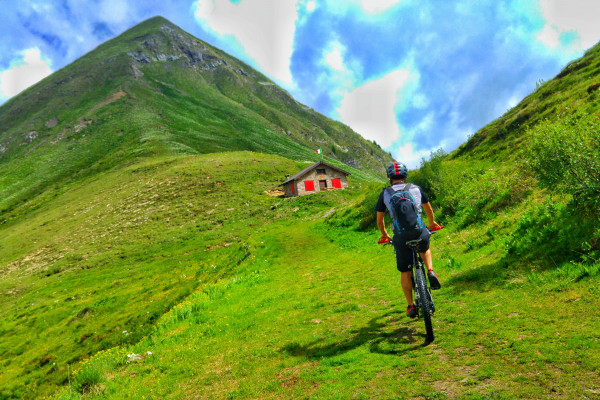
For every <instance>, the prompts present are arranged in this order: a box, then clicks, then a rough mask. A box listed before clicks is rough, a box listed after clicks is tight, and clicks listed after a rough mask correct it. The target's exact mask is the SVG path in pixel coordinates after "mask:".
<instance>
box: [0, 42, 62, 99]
mask: <svg viewBox="0 0 600 400" xmlns="http://www.w3.org/2000/svg"><path fill="white" fill-rule="evenodd" d="M21 55H22V59H19V60H13V63H12V66H11V67H10V68H8V69H6V70H4V71H2V72H0V96H2V97H6V98H10V97H12V96H14V95H16V94H18V93H20V92H21V91H23V90H24V89H27V88H28V87H29V86H31V85H33V84H34V83H37V82H39V81H40V80H42V79H43V78H45V77H47V76H48V75H50V74H51V73H52V69H51V68H50V62H48V61H46V60H43V59H42V54H41V52H40V49H38V48H37V47H35V48H31V49H27V50H24V51H22V52H21Z"/></svg>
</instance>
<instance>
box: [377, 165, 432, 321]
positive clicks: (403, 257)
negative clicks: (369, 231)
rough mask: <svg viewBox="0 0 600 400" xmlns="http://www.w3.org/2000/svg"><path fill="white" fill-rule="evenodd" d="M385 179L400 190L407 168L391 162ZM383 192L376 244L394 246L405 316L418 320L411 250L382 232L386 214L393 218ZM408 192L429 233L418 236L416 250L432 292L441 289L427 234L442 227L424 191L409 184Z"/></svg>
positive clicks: (388, 198) (406, 174)
mask: <svg viewBox="0 0 600 400" xmlns="http://www.w3.org/2000/svg"><path fill="white" fill-rule="evenodd" d="M387 176H388V178H389V179H390V185H391V187H392V189H393V190H394V191H398V190H403V189H404V187H405V186H406V183H405V181H406V177H407V176H408V169H407V168H406V165H404V164H402V163H399V162H394V163H392V164H390V165H389V166H388V168H387ZM386 189H387V188H385V189H383V190H382V191H381V194H380V195H379V200H378V201H377V205H376V206H375V211H377V227H378V228H379V230H380V231H381V237H380V238H379V240H380V242H382V241H389V240H391V241H392V244H393V245H394V252H395V253H396V266H397V268H398V271H400V273H401V274H400V282H401V284H402V290H403V291H404V295H405V296H406V300H407V301H408V307H407V308H406V315H407V316H409V317H410V318H414V317H416V316H417V309H416V307H415V305H414V303H413V295H412V279H411V278H412V268H411V265H412V250H411V249H410V248H409V247H408V246H407V245H406V240H405V239H403V238H401V237H400V235H394V238H393V239H392V238H390V235H388V233H387V230H386V229H385V222H384V217H385V211H386V210H387V211H388V212H389V213H390V215H392V213H391V211H390V210H391V205H390V197H391V196H390V194H389V193H388V190H386ZM408 191H409V193H410V194H411V195H412V197H413V198H414V202H415V206H416V208H417V210H418V212H419V213H421V207H422V208H423V209H424V210H425V213H426V214H427V221H428V223H429V226H428V228H429V229H423V231H422V232H421V237H420V238H421V243H419V248H418V250H419V254H420V255H421V258H422V259H423V261H424V262H425V266H426V267H427V271H428V273H427V277H428V278H429V285H430V287H431V289H439V288H440V287H441V285H440V281H439V279H438V277H437V275H436V274H435V272H433V260H432V256H431V250H430V249H429V237H430V236H431V232H430V230H431V231H433V230H436V229H440V228H441V226H440V225H439V224H438V223H437V222H435V219H434V216H433V209H432V207H431V204H430V203H429V198H428V197H427V195H425V193H423V190H422V189H421V188H420V187H419V186H417V185H413V184H411V186H409V189H408Z"/></svg>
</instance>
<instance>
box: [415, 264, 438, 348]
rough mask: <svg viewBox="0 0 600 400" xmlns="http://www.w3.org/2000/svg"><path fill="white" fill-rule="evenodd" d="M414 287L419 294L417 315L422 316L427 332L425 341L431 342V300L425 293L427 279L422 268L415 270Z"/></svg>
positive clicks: (432, 336)
mask: <svg viewBox="0 0 600 400" xmlns="http://www.w3.org/2000/svg"><path fill="white" fill-rule="evenodd" d="M415 275H416V276H415V281H416V282H415V287H416V290H417V291H418V292H419V308H420V310H419V313H420V314H421V315H422V316H423V321H424V322H425V331H426V332H427V341H428V342H433V340H434V339H435V336H434V335H433V324H432V323H431V299H430V297H429V296H428V293H427V279H426V278H425V271H423V267H421V266H419V267H417V268H416V269H415Z"/></svg>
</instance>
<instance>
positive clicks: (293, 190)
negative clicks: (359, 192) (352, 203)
mask: <svg viewBox="0 0 600 400" xmlns="http://www.w3.org/2000/svg"><path fill="white" fill-rule="evenodd" d="M348 175H350V172H348V171H344V170H343V169H341V168H338V167H335V166H333V165H331V164H327V163H326V162H323V161H319V162H318V163H316V164H313V165H311V166H310V167H308V168H305V169H303V170H302V171H300V172H298V173H297V174H296V175H294V176H292V177H291V178H290V177H289V175H286V180H285V182H283V183H282V184H280V185H279V186H283V190H284V191H285V197H295V196H304V195H305V194H310V193H317V192H321V191H323V190H335V189H346V188H347V187H348V180H347V179H346V178H347V177H348Z"/></svg>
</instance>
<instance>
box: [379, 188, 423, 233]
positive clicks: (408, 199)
mask: <svg viewBox="0 0 600 400" xmlns="http://www.w3.org/2000/svg"><path fill="white" fill-rule="evenodd" d="M410 188H411V184H410V183H407V184H406V185H404V188H402V189H401V190H398V191H395V190H394V189H392V187H391V186H390V187H388V188H386V190H387V192H388V194H389V195H390V205H391V207H390V208H391V210H392V213H391V217H392V227H393V229H394V234H396V235H400V237H401V238H403V239H405V240H414V239H417V238H419V237H420V236H421V233H422V232H423V228H424V225H423V220H422V219H421V213H420V212H419V210H417V206H416V205H415V199H414V197H413V195H412V194H411V193H410V192H409V189H410Z"/></svg>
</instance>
